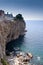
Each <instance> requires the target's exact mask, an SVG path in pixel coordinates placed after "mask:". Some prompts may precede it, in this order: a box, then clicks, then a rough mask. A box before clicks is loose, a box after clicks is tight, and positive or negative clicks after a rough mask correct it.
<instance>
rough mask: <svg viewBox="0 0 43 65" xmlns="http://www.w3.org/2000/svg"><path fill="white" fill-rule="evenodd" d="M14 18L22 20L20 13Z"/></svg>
mask: <svg viewBox="0 0 43 65" xmlns="http://www.w3.org/2000/svg"><path fill="white" fill-rule="evenodd" d="M14 19H15V20H23V17H22V14H18V15H16V17H14Z"/></svg>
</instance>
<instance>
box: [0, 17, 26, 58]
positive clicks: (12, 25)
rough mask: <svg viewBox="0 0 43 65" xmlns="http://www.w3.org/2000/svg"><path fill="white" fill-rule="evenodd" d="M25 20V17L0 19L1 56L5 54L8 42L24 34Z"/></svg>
mask: <svg viewBox="0 0 43 65" xmlns="http://www.w3.org/2000/svg"><path fill="white" fill-rule="evenodd" d="M24 32H25V22H24V20H23V19H19V18H16V17H15V18H14V20H12V21H11V20H5V18H4V20H3V21H0V58H3V57H4V55H5V48H6V44H7V43H8V42H10V41H11V40H14V39H17V38H18V37H19V36H20V35H24Z"/></svg>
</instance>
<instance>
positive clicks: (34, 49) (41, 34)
mask: <svg viewBox="0 0 43 65" xmlns="http://www.w3.org/2000/svg"><path fill="white" fill-rule="evenodd" d="M26 29H27V32H26V33H25V36H24V37H20V38H19V39H17V40H15V41H12V42H10V43H9V44H8V45H7V49H8V50H9V51H14V47H19V48H20V49H21V50H22V51H24V52H31V53H32V54H33V59H32V63H33V64H36V65H43V21H26Z"/></svg>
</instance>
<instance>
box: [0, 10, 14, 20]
mask: <svg viewBox="0 0 43 65" xmlns="http://www.w3.org/2000/svg"><path fill="white" fill-rule="evenodd" d="M13 19H14V17H13V15H12V14H9V13H8V12H7V14H5V12H4V11H3V10H0V21H3V20H10V21H11V20H13Z"/></svg>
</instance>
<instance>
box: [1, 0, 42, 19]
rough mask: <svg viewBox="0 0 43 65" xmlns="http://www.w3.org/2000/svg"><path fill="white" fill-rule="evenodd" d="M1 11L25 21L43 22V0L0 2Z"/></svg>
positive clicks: (3, 0) (7, 0)
mask: <svg viewBox="0 0 43 65" xmlns="http://www.w3.org/2000/svg"><path fill="white" fill-rule="evenodd" d="M1 9H2V10H4V11H5V12H9V13H12V14H13V15H14V16H16V15H17V14H19V13H20V14H22V16H23V17H24V19H25V20H43V0H0V10H1Z"/></svg>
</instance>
